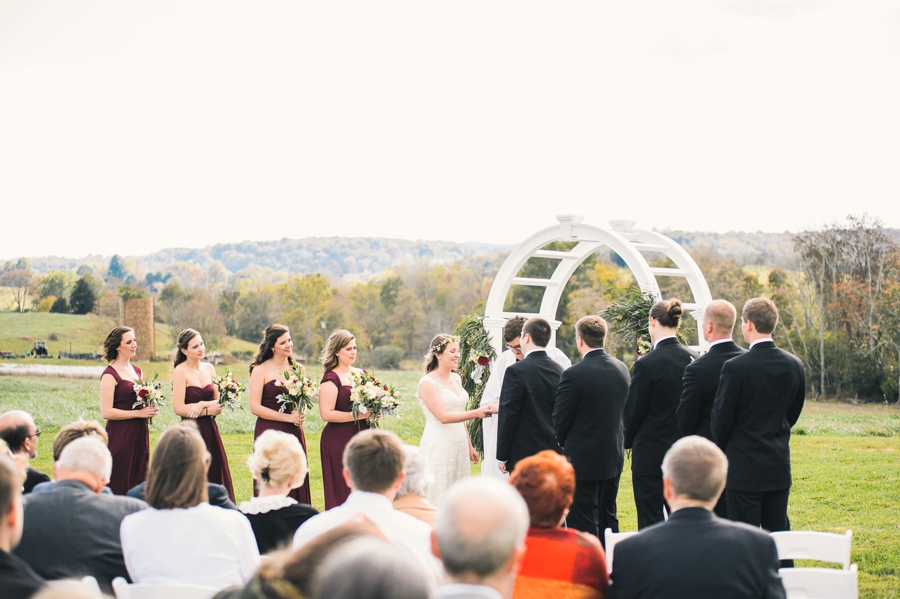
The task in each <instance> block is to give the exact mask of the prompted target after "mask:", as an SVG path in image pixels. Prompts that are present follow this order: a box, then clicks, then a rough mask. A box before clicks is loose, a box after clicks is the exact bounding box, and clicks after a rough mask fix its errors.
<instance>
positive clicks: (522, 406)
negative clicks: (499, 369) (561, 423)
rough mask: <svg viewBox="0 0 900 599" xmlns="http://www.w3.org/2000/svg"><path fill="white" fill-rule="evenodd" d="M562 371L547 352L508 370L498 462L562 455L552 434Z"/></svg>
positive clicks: (502, 393) (509, 466) (502, 398)
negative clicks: (548, 452) (547, 453)
mask: <svg viewBox="0 0 900 599" xmlns="http://www.w3.org/2000/svg"><path fill="white" fill-rule="evenodd" d="M562 373H563V367H562V366H560V365H559V364H557V363H556V362H555V361H553V358H551V357H550V356H548V355H547V352H545V351H541V350H535V351H533V352H531V353H530V354H528V355H527V356H525V359H524V360H520V361H518V362H516V363H515V364H513V365H512V366H510V367H509V368H507V369H506V373H505V374H504V376H503V387H502V388H501V390H500V414H499V415H498V421H497V426H498V430H497V461H498V462H507V464H506V468H507V470H508V471H509V472H512V469H513V468H515V465H516V462H518V461H519V460H521V459H522V458H527V457H528V456H532V455H534V454H536V453H538V452H539V451H543V450H545V449H552V450H554V451H559V450H560V449H559V443H557V442H556V431H554V430H553V405H554V404H555V403H556V388H557V387H558V386H559V377H560V375H561V374H562Z"/></svg>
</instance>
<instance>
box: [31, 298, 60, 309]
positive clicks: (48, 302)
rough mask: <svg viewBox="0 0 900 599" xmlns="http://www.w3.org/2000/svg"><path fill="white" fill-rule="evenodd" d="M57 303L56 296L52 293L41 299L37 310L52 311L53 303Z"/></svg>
mask: <svg viewBox="0 0 900 599" xmlns="http://www.w3.org/2000/svg"><path fill="white" fill-rule="evenodd" d="M55 303H56V297H55V296H52V295H48V296H47V297H45V298H43V299H42V300H41V301H39V302H38V305H37V308H35V310H37V311H38V312H52V311H53V304H55Z"/></svg>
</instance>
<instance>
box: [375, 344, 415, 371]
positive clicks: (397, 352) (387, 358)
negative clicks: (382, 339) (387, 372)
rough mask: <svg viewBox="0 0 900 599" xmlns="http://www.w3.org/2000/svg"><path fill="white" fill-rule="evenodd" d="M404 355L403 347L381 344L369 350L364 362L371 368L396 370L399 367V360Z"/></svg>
mask: <svg viewBox="0 0 900 599" xmlns="http://www.w3.org/2000/svg"><path fill="white" fill-rule="evenodd" d="M404 357H406V352H404V351H403V348H401V347H397V346H396V345H382V346H380V347H376V348H375V349H373V350H372V351H371V352H369V355H368V357H367V359H366V361H365V363H366V365H368V366H371V367H372V368H390V369H392V370H396V369H398V368H400V360H402V359H403V358H404Z"/></svg>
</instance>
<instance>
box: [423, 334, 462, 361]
mask: <svg viewBox="0 0 900 599" xmlns="http://www.w3.org/2000/svg"><path fill="white" fill-rule="evenodd" d="M451 341H454V342H456V343H459V337H457V336H456V335H450V336H448V337H444V338H443V339H441V340H440V341H438V342H437V343H435V344H434V345H432V346H431V347H429V348H428V356H429V357H430V356H434V355H436V354H439V353H441V352H442V351H444V348H445V347H447V344H448V343H450V342H451Z"/></svg>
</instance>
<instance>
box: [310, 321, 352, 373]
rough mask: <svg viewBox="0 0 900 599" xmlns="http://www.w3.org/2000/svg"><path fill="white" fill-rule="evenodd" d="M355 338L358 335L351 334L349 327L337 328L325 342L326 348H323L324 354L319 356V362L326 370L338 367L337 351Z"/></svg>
mask: <svg viewBox="0 0 900 599" xmlns="http://www.w3.org/2000/svg"><path fill="white" fill-rule="evenodd" d="M354 339H356V337H354V336H353V335H352V334H350V331H348V330H347V329H336V330H334V331H332V332H331V335H329V336H328V341H327V342H325V349H323V350H322V355H321V356H319V363H320V364H322V368H323V369H324V370H325V372H329V371H331V370H334V369H335V368H337V365H338V357H337V353H338V352H339V351H341V350H342V349H344V348H345V347H347V344H348V343H350V342H351V341H353V340H354Z"/></svg>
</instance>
